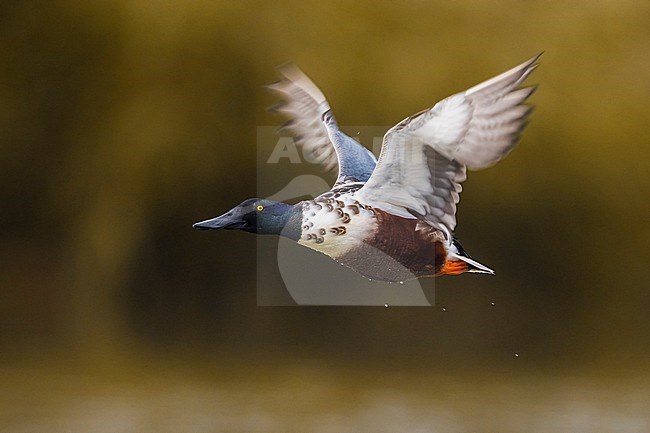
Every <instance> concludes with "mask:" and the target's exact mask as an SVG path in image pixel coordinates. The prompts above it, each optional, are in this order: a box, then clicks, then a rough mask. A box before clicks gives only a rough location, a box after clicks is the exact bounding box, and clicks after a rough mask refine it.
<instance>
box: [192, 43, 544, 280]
mask: <svg viewBox="0 0 650 433" xmlns="http://www.w3.org/2000/svg"><path fill="white" fill-rule="evenodd" d="M540 55H541V54H540ZM540 55H537V56H536V57H534V58H532V59H530V60H528V61H526V62H524V63H522V64H520V65H519V66H516V67H514V68H512V69H510V70H509V71H507V72H504V73H503V74H501V75H498V76H496V77H494V78H492V79H489V80H487V81H485V82H483V83H481V84H478V85H476V86H474V87H472V88H470V89H469V90H466V91H464V92H460V93H457V94H455V95H452V96H450V97H448V98H446V99H443V100H442V101H440V102H438V103H437V104H435V105H434V106H433V107H431V108H427V109H425V110H423V111H420V112H419V113H416V114H414V115H412V116H409V117H407V118H406V119H404V120H402V121H401V122H399V123H398V124H397V125H395V126H393V127H392V128H390V129H389V130H388V132H386V134H385V135H384V138H383V143H382V149H381V153H380V155H379V160H377V159H376V158H375V156H374V155H373V154H372V152H370V151H369V150H368V149H366V148H365V147H363V146H362V145H361V144H359V143H358V142H357V141H355V140H353V139H352V138H350V137H349V136H348V135H346V134H345V133H344V132H342V131H341V130H340V129H339V127H338V125H337V123H336V120H335V118H334V115H333V114H332V111H331V109H330V106H329V104H328V102H327V100H326V99H325V96H324V95H323V93H322V92H321V91H320V89H319V88H318V87H317V86H316V85H315V84H314V83H313V82H312V81H311V80H310V79H309V78H308V77H307V76H306V75H305V74H304V73H303V72H302V71H301V70H300V69H298V68H297V67H296V66H294V65H288V66H285V67H282V68H280V70H279V71H280V74H281V76H282V79H281V80H280V81H279V82H277V83H275V84H272V85H271V86H269V88H270V90H272V91H273V92H274V93H276V94H277V95H279V97H280V98H281V102H280V104H279V105H278V106H277V107H276V111H278V112H279V113H281V114H283V115H285V116H287V117H288V118H289V121H288V122H287V123H286V124H285V125H284V129H285V130H288V131H289V132H290V133H292V135H293V136H294V140H295V143H296V145H297V146H299V147H301V148H302V149H303V151H307V152H311V154H312V155H317V156H318V157H319V160H320V163H321V164H322V165H323V166H324V168H325V169H329V170H333V169H335V168H336V167H338V176H337V179H336V182H335V183H334V186H333V187H332V188H331V190H329V191H328V192H326V193H324V194H322V195H320V196H318V197H316V198H314V199H313V200H304V201H301V202H299V203H296V204H288V203H283V202H276V201H271V200H266V199H261V198H251V199H248V200H245V201H244V202H242V203H241V204H239V205H238V206H236V207H234V208H233V209H231V210H230V211H228V212H226V213H225V214H223V215H221V216H218V217H216V218H212V219H208V220H205V221H201V222H198V223H196V224H194V226H193V227H194V228H197V229H213V230H215V229H225V230H243V231H247V232H252V233H257V234H275V235H281V236H285V237H287V238H289V239H292V240H294V241H296V242H298V243H299V244H301V245H304V246H306V247H309V248H312V249H314V250H316V251H319V252H321V253H324V254H326V255H328V256H329V257H331V258H332V259H334V260H336V261H337V262H339V263H341V264H342V265H345V266H348V267H350V268H351V269H353V270H355V271H356V272H358V273H360V274H362V275H364V276H365V277H367V278H370V279H375V280H382V281H391V282H393V281H405V280H410V279H414V278H420V277H434V276H439V275H458V274H462V273H465V272H472V273H483V274H494V271H493V270H492V269H490V268H488V267H487V266H485V265H482V264H480V263H479V262H477V261H475V260H474V259H472V258H471V257H470V256H469V254H467V252H465V250H464V249H463V247H462V246H461V245H460V243H459V242H458V240H457V239H456V238H455V237H454V234H453V232H454V228H455V227H456V206H457V204H458V201H459V194H460V192H461V189H462V187H461V183H462V182H463V181H464V180H465V179H466V171H467V169H470V170H480V169H484V168H487V167H490V166H492V165H494V164H496V163H497V162H498V161H499V160H501V159H502V158H504V157H505V156H506V155H507V154H508V153H509V152H510V151H511V150H512V149H513V148H514V146H515V145H516V144H517V142H518V141H519V138H520V136H521V134H522V131H523V129H524V127H525V126H526V123H527V119H528V117H529V116H530V114H531V111H532V107H531V106H530V105H526V104H524V102H525V101H526V99H527V98H528V97H529V96H530V95H531V94H532V93H533V92H534V91H535V86H530V87H521V84H522V83H523V82H524V80H525V79H526V78H527V77H528V75H530V73H531V72H532V71H533V70H534V69H535V67H536V66H537V60H538V59H539V57H540Z"/></svg>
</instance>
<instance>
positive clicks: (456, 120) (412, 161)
mask: <svg viewBox="0 0 650 433" xmlns="http://www.w3.org/2000/svg"><path fill="white" fill-rule="evenodd" d="M540 55H541V54H540ZM540 55H538V56H536V57H534V58H532V59H530V60H528V61H527V62H525V63H522V64H521V65H519V66H517V67H515V68H513V69H511V70H509V71H507V72H505V73H503V74H501V75H499V76H497V77H494V78H492V79H490V80H488V81H485V82H484V83H481V84H479V85H477V86H474V87H472V88H471V89H469V90H467V91H465V92H461V93H458V94H456V95H453V96H450V97H448V98H446V99H443V100H442V101H440V102H438V103H437V104H436V105H435V106H434V107H433V108H430V109H427V110H424V111H422V112H420V113H417V114H415V115H413V116H410V117H408V118H406V119H404V120H403V121H401V122H400V123H398V124H397V125H395V126H394V127H393V128H391V129H390V130H389V131H388V132H387V133H386V135H385V136H384V142H383V146H382V149H381V155H380V156H379V162H378V164H377V168H376V169H375V172H374V173H373V174H372V176H371V177H370V179H369V180H368V182H367V183H366V184H365V185H364V186H363V187H362V188H361V189H360V190H359V191H358V192H357V196H358V197H359V199H360V200H362V201H364V202H366V203H367V204H370V205H372V206H374V207H377V208H379V209H382V210H385V211H387V212H390V213H393V214H395V215H399V216H403V217H406V218H413V217H417V218H421V219H423V220H425V221H426V222H427V223H429V224H430V225H432V226H434V227H436V228H439V229H441V230H443V232H445V233H446V234H447V239H448V241H449V242H451V233H452V232H453V230H454V228H455V227H456V205H457V204H458V201H459V194H460V192H461V190H462V187H461V185H460V184H461V182H463V181H464V180H465V178H466V173H465V171H466V168H469V169H472V170H479V169H483V168H487V167H490V166H492V165H494V164H496V163H497V161H499V160H500V159H502V158H503V157H505V156H506V155H507V154H508V153H509V152H510V151H511V150H512V148H513V147H514V146H515V145H516V144H517V141H518V140H519V137H520V136H521V133H522V131H523V129H524V127H525V126H526V121H527V118H528V117H529V115H530V113H531V111H532V107H530V106H528V105H524V104H523V103H524V101H525V100H526V99H527V98H528V97H529V96H530V95H531V94H532V93H533V91H534V90H535V87H527V88H519V86H520V84H521V83H522V82H523V81H524V80H525V79H526V77H528V75H530V73H531V72H532V71H533V70H534V69H535V67H536V66H537V64H536V62H537V59H538V58H539V56H540Z"/></svg>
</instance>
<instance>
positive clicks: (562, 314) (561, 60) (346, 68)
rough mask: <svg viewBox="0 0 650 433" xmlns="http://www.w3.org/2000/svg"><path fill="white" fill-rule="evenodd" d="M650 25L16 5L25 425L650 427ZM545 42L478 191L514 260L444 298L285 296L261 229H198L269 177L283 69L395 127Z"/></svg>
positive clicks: (604, 3) (479, 224)
mask: <svg viewBox="0 0 650 433" xmlns="http://www.w3.org/2000/svg"><path fill="white" fill-rule="evenodd" d="M648 22H650V3H648V2H639V1H608V0H601V1H577V2H572V3H567V4H564V3H561V2H519V1H513V0H509V1H502V2H498V3H496V2H488V1H473V2H462V3H461V2H446V1H437V2H434V1H410V2H387V1H384V2H372V1H359V2H322V1H321V2H318V1H300V2H282V1H276V2H231V1H208V0H175V1H172V0H157V1H143V0H113V1H100V0H96V1H90V2H88V1H80V0H49V1H29V0H21V1H18V0H5V1H3V2H2V3H1V5H0V100H1V101H2V103H1V104H0V131H2V133H1V135H0V136H1V140H2V145H1V146H0V185H1V186H0V200H1V201H2V203H3V211H2V212H1V213H0V227H1V229H0V430H1V431H3V432H5V431H6V432H27V431H30V432H32V431H38V432H41V431H42V432H45V431H47V432H59V431H61V432H88V431H93V432H104V431H106V432H134V431H139V432H146V431H157V432H159V431H182V432H216V431H229V432H257V431H260V432H270V431H278V432H280V431H284V432H287V431H318V432H345V431H366V432H371V431H386V432H388V431H436V432H438V431H439V432H460V431H473V432H495V431H499V432H524V431H525V432H537V431H539V432H546V431H549V432H556V431H570V432H581V431H585V432H593V431H599V432H608V431H622V432H623V431H624V432H647V431H650V417H649V415H648V413H649V411H648V408H650V397H649V396H650V392H649V391H650V297H649V296H648V288H649V286H650V273H649V272H648V267H647V266H648V259H649V258H650V251H649V248H648V245H649V244H650V225H649V224H648V219H649V218H648V216H649V212H648V211H649V204H648V197H650V174H649V170H648V157H649V156H650V149H649V147H648V146H649V145H650V140H649V137H648V133H647V130H648V126H647V122H648V119H649V118H650V108H649V107H650V105H649V104H648V100H649V98H650V76H649V71H650V55H649V54H648V53H650V30H649V27H648ZM542 50H545V52H546V53H545V55H544V56H543V57H542V59H541V66H540V68H539V69H538V70H537V71H536V72H535V73H534V74H533V76H532V77H531V79H530V82H532V83H540V88H539V90H538V92H537V93H536V94H535V96H534V97H533V103H534V104H535V105H536V106H537V109H536V112H535V114H534V115H533V118H532V122H531V124H530V126H529V128H528V129H527V131H526V133H525V134H524V138H523V141H522V143H521V145H520V147H519V148H518V149H517V150H516V151H515V152H513V154H512V155H511V156H510V157H509V158H508V159H506V160H504V161H503V162H502V163H500V164H499V165H498V166H497V167H496V168H494V169H490V170H487V171H484V172H478V173H472V174H470V177H469V179H468V181H467V182H466V184H465V185H464V186H465V190H464V192H463V196H462V201H461V205H460V208H459V227H458V230H457V234H458V236H459V237H460V239H462V240H463V242H464V244H465V246H466V247H467V249H468V250H469V251H470V252H471V253H472V254H473V255H474V256H475V257H476V258H477V259H479V260H480V261H482V262H483V263H485V264H487V265H488V266H490V267H493V268H494V269H496V270H497V275H496V277H484V276H483V277H482V276H472V275H469V276H461V277H455V278H441V279H437V280H436V281H435V285H436V303H437V305H436V306H435V307H433V308H390V309H383V308H334V307H320V308H319V307H311V308H291V307H288V308H262V307H257V306H256V281H255V257H256V255H255V238H254V237H253V236H251V235H248V234H245V233H231V232H225V233H204V232H196V231H194V230H192V229H191V224H192V223H193V222H195V221H197V220H199V219H203V218H206V217H209V216H213V215H216V214H219V213H221V212H222V211H225V210H227V209H229V208H230V207H231V206H233V205H234V204H236V203H239V202H240V201H241V200H243V199H244V198H248V197H251V196H255V195H256V192H255V189H256V164H255V158H256V156H255V155H256V128H257V126H261V125H274V124H278V123H279V122H280V121H281V119H279V118H277V117H275V116H273V115H270V114H268V113H267V112H266V111H265V107H267V106H269V105H270V104H271V103H272V102H273V98H272V97H271V96H270V95H268V94H267V93H266V92H264V91H263V89H262V85H264V84H268V83H270V82H272V81H274V80H275V79H276V75H275V71H274V68H275V66H277V65H278V64H282V63H284V62H286V61H289V60H292V61H294V62H296V63H297V64H298V65H300V66H301V67H302V68H303V69H304V70H305V71H306V72H307V73H308V74H309V75H310V76H311V77H312V78H313V79H314V80H315V81H316V82H317V83H318V84H319V85H320V87H321V88H322V89H323V91H324V92H325V94H326V95H327V96H328V98H329V100H330V103H331V105H332V106H333V107H334V109H335V112H336V114H337V117H338V119H339V122H340V123H341V124H343V125H391V124H394V123H396V122H398V121H399V120H401V119H402V118H404V117H405V116H407V115H409V114H411V113H414V112H416V111H419V110H420V109H422V108H424V107H427V106H430V105H432V104H433V103H435V102H436V101H437V100H439V99H442V98H443V97H445V96H448V95H450V94H452V93H454V92H457V91H460V90H463V89H466V88H468V87H469V86H471V85H474V84H476V83H478V82H480V81H481V80H484V79H486V78H489V77H490V76H493V75H495V74H497V73H500V72H502V71H504V70H506V69H508V68H510V67H512V66H514V65H516V64H518V63H520V62H522V61H524V60H526V59H528V58H530V57H532V56H533V55H535V54H537V53H538V52H539V51H542ZM315 173H317V172H316V171H315ZM276 174H277V176H278V179H279V180H278V181H279V182H280V183H283V182H285V181H286V182H288V181H289V180H291V178H292V177H293V176H294V175H295V173H291V172H284V171H279V172H277V173H276ZM266 284H280V282H279V281H278V279H277V278H272V279H270V280H269V281H268V282H266ZM423 284H424V285H425V286H427V287H433V281H432V280H429V281H424V282H423ZM492 302H494V303H495V305H494V306H492V305H491V303H492ZM443 306H444V307H445V308H446V310H447V311H445V312H443V311H442V308H441V307H443ZM515 354H517V355H518V356H517V355H515Z"/></svg>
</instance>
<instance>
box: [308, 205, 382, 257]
mask: <svg viewBox="0 0 650 433" xmlns="http://www.w3.org/2000/svg"><path fill="white" fill-rule="evenodd" d="M376 227H377V220H376V218H375V214H374V212H373V211H372V210H371V209H370V208H365V207H364V206H363V205H361V204H359V202H357V200H356V198H355V197H354V195H353V194H352V195H344V196H340V197H338V198H336V199H325V200H319V199H316V200H310V201H306V202H305V203H304V204H303V209H302V234H301V237H300V240H299V241H298V243H299V244H301V245H304V246H306V247H309V248H312V249H315V250H317V251H320V252H322V253H324V254H327V255H328V256H330V257H332V258H337V257H340V256H341V255H343V254H345V253H346V252H348V251H350V250H351V249H352V248H354V247H355V246H358V245H360V244H361V243H363V242H365V241H366V240H368V239H370V238H371V237H372V236H374V233H375V229H376Z"/></svg>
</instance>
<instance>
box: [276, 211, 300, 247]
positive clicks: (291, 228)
mask: <svg viewBox="0 0 650 433" xmlns="http://www.w3.org/2000/svg"><path fill="white" fill-rule="evenodd" d="M278 234H279V235H280V236H284V237H286V238H289V239H291V240H294V241H297V240H299V239H300V235H301V234H302V204H301V203H297V204H295V205H293V206H291V209H290V210H289V211H288V212H287V213H286V217H285V220H284V226H283V227H282V230H281V231H280V233H278Z"/></svg>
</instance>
